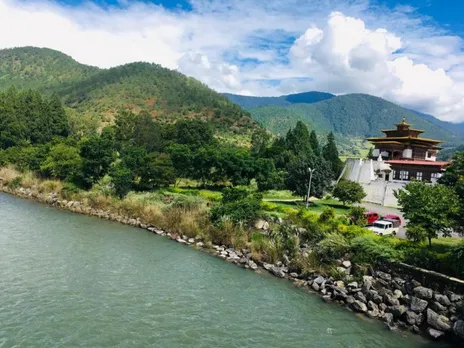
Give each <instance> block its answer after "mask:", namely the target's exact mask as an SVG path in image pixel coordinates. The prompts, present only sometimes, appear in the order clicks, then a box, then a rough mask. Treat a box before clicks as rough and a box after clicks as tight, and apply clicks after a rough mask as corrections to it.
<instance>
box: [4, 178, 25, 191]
mask: <svg viewBox="0 0 464 348" xmlns="http://www.w3.org/2000/svg"><path fill="white" fill-rule="evenodd" d="M21 180H22V177H21V176H17V177H16V178H14V179H13V180H11V181H10V182H9V183H8V185H7V186H8V188H10V189H16V188H18V187H20V186H21Z"/></svg>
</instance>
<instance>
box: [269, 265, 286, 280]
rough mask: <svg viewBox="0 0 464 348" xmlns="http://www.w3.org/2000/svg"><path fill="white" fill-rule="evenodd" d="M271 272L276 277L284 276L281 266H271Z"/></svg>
mask: <svg viewBox="0 0 464 348" xmlns="http://www.w3.org/2000/svg"><path fill="white" fill-rule="evenodd" d="M271 272H272V274H274V275H275V276H276V277H279V278H284V277H285V272H284V270H283V269H282V267H272V269H271Z"/></svg>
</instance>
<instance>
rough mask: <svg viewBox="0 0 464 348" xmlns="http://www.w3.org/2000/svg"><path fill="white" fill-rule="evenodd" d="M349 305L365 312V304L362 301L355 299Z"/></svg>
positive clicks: (357, 310) (360, 311)
mask: <svg viewBox="0 0 464 348" xmlns="http://www.w3.org/2000/svg"><path fill="white" fill-rule="evenodd" d="M351 307H352V308H353V309H354V310H355V311H356V312H359V313H366V312H367V306H366V305H365V304H364V303H362V302H361V301H357V300H355V301H354V302H353V303H352V304H351Z"/></svg>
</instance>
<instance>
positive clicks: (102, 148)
mask: <svg viewBox="0 0 464 348" xmlns="http://www.w3.org/2000/svg"><path fill="white" fill-rule="evenodd" d="M80 156H81V158H82V179H83V183H84V185H85V186H86V187H90V186H92V185H93V184H94V183H96V182H97V181H98V180H100V179H101V178H102V177H103V176H105V175H106V174H107V173H108V170H109V168H110V165H111V163H112V162H113V161H114V160H115V141H114V129H113V128H111V127H105V128H104V129H103V131H102V134H101V135H100V136H98V135H94V136H92V137H90V138H87V139H84V140H83V141H82V142H81V144H80Z"/></svg>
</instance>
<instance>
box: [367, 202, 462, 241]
mask: <svg viewBox="0 0 464 348" xmlns="http://www.w3.org/2000/svg"><path fill="white" fill-rule="evenodd" d="M360 205H361V206H363V207H364V208H366V210H368V211H375V212H376V213H378V214H379V215H381V216H383V215H386V214H393V215H398V216H399V217H400V218H401V226H400V230H399V232H398V234H397V235H396V236H397V237H398V238H403V239H406V224H407V221H405V219H404V217H403V213H402V212H401V211H400V210H399V209H396V208H390V207H384V206H382V205H378V204H374V203H365V202H363V203H361V204H360ZM439 236H441V233H439ZM451 237H453V238H464V237H463V236H461V235H459V234H457V233H451Z"/></svg>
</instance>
